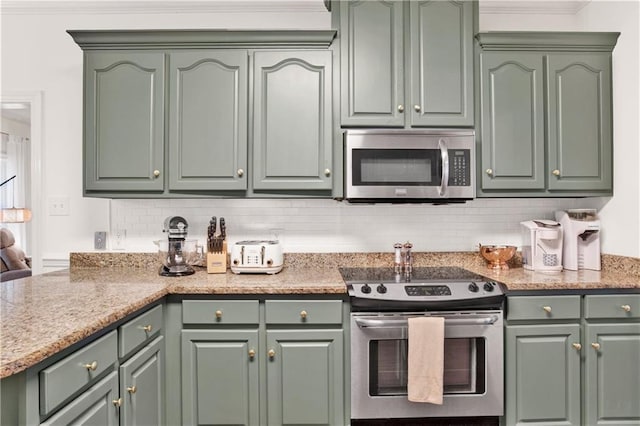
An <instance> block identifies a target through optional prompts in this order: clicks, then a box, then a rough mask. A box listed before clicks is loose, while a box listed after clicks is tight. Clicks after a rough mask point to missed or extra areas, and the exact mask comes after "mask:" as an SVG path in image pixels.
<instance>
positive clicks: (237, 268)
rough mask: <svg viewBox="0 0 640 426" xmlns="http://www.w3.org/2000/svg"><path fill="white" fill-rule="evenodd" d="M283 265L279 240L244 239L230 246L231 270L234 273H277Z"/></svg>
mask: <svg viewBox="0 0 640 426" xmlns="http://www.w3.org/2000/svg"><path fill="white" fill-rule="evenodd" d="M283 265H284V255H283V253H282V244H280V241H276V240H246V241H238V242H237V243H235V244H234V245H233V246H232V247H231V272H233V273H235V274H242V273H246V274H277V273H278V272H280V271H281V270H282V267H283Z"/></svg>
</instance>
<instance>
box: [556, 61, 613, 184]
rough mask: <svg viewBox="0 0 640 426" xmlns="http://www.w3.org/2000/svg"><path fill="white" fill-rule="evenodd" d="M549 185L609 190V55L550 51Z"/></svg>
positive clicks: (611, 172) (610, 148) (610, 171)
mask: <svg viewBox="0 0 640 426" xmlns="http://www.w3.org/2000/svg"><path fill="white" fill-rule="evenodd" d="M547 81H548V83H547V84H548V90H549V92H548V102H549V105H548V114H549V118H548V132H549V135H548V141H549V176H548V178H549V189H550V190H592V191H611V190H612V189H613V177H612V175H613V164H612V162H613V160H612V150H613V145H612V127H611V126H612V116H611V55H610V54H609V53H583V54H579V53H576V54H566V53H551V54H549V56H548V75H547Z"/></svg>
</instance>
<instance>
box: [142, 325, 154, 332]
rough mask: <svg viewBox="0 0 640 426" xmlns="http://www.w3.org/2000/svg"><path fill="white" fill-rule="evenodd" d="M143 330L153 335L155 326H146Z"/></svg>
mask: <svg viewBox="0 0 640 426" xmlns="http://www.w3.org/2000/svg"><path fill="white" fill-rule="evenodd" d="M142 329H143V330H144V331H145V332H146V333H151V330H153V326H152V325H151V324H148V325H145V326H143V327H142Z"/></svg>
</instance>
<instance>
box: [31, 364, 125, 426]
mask: <svg viewBox="0 0 640 426" xmlns="http://www.w3.org/2000/svg"><path fill="white" fill-rule="evenodd" d="M117 399H118V373H117V372H116V371H112V372H111V373H109V374H108V375H107V376H106V377H105V378H104V379H102V380H100V381H99V382H98V383H96V384H95V385H94V386H92V387H91V388H89V390H87V391H86V392H84V393H82V394H81V395H80V396H79V397H78V398H76V399H74V400H73V401H72V402H70V403H69V404H67V405H66V406H65V407H64V408H62V409H61V410H60V411H59V412H58V413H56V414H55V415H54V416H52V417H51V418H49V419H48V420H47V421H46V422H44V423H41V424H42V425H51V426H54V425H55V426H61V425H74V426H81V425H87V426H88V425H101V426H117V425H118V422H119V420H118V419H119V413H118V407H116V405H114V400H117Z"/></svg>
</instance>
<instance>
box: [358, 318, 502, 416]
mask: <svg viewBox="0 0 640 426" xmlns="http://www.w3.org/2000/svg"><path fill="white" fill-rule="evenodd" d="M418 315H433V316H441V317H444V318H445V342H444V355H445V360H444V402H443V404H442V405H434V404H429V403H417V402H410V401H409V400H408V399H407V349H408V340H407V335H408V333H407V319H408V318H409V317H410V316H418ZM502 327H503V320H502V311H482V312H429V313H424V312H421V313H380V314H377V313H362V312H359V313H352V314H351V418H353V419H375V418H409V417H454V416H455V417H463V416H501V415H502V414H503V375H504V373H503V329H502Z"/></svg>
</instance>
